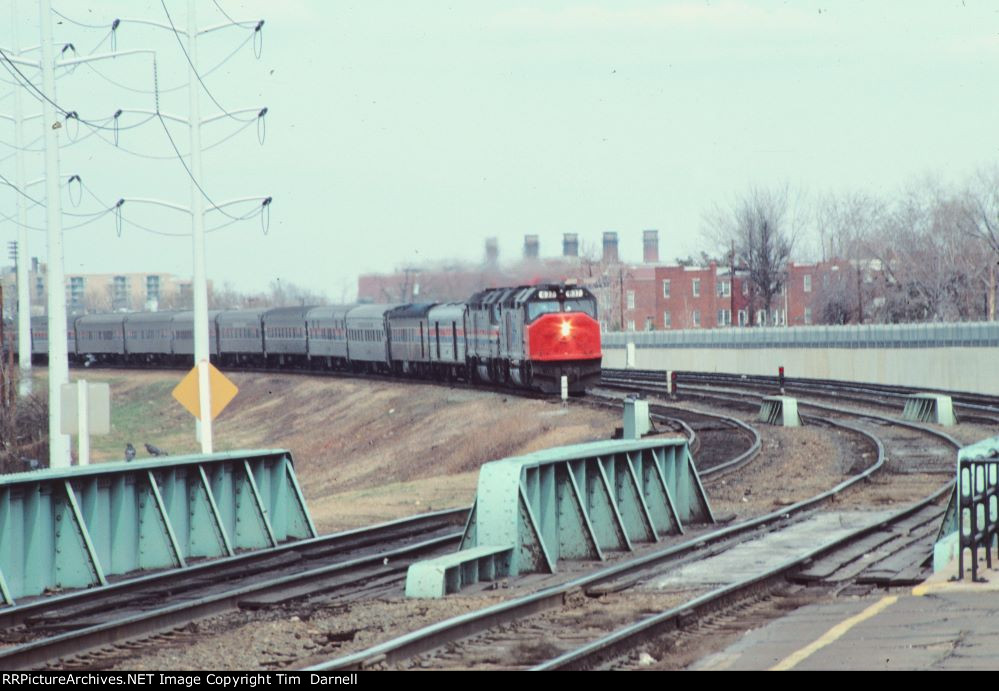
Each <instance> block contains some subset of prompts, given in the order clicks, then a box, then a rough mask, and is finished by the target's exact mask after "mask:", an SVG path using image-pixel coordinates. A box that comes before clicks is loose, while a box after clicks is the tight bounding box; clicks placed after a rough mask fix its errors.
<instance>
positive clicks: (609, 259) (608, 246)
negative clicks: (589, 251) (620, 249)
mask: <svg viewBox="0 0 999 691" xmlns="http://www.w3.org/2000/svg"><path fill="white" fill-rule="evenodd" d="M603 261H604V264H617V263H618V256H617V233H615V232H614V231H608V232H606V233H604V257H603Z"/></svg>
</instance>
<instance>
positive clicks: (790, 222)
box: [708, 187, 798, 323]
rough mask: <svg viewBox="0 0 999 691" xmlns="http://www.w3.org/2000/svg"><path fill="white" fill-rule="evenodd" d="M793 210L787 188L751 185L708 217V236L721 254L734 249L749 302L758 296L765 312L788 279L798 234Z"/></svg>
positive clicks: (794, 210)
mask: <svg viewBox="0 0 999 691" xmlns="http://www.w3.org/2000/svg"><path fill="white" fill-rule="evenodd" d="M796 212H797V209H796V208H792V203H791V199H790V193H789V190H788V188H787V187H785V188H783V189H780V190H763V189H759V188H754V189H752V190H750V192H749V193H748V194H747V195H746V196H745V197H743V198H742V199H738V200H736V201H735V202H733V203H732V205H731V206H729V207H728V208H724V207H717V208H716V209H715V211H714V213H713V214H712V215H710V216H709V217H708V224H709V230H708V234H709V237H710V238H711V239H712V240H714V242H715V243H716V244H717V246H718V249H719V250H720V252H721V253H722V254H727V253H728V252H729V251H732V250H733V249H734V252H735V261H736V264H737V265H739V266H741V267H742V268H744V269H745V270H746V271H747V272H748V274H749V281H750V288H751V295H750V300H751V302H755V300H754V298H756V297H759V298H760V301H761V302H760V304H761V305H762V307H763V308H764V309H766V311H767V313H768V314H769V313H770V309H771V307H772V306H773V304H774V298H775V297H776V296H777V294H778V293H779V292H780V290H781V288H782V286H783V285H784V283H785V281H786V278H787V262H788V259H789V258H790V257H791V251H792V250H793V249H794V245H795V241H796V239H797V236H798V220H797V218H796V215H795V214H796ZM750 323H752V310H751V311H750Z"/></svg>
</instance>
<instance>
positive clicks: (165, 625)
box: [0, 372, 957, 669]
mask: <svg viewBox="0 0 999 691" xmlns="http://www.w3.org/2000/svg"><path fill="white" fill-rule="evenodd" d="M268 373H272V372H268ZM301 374H312V373H310V372H302V373H301ZM380 379H383V378H380ZM405 381H406V382H407V383H422V382H412V381H410V380H405ZM501 393H503V394H504V395H516V394H517V393H518V392H515V391H510V390H502V391H501ZM706 395H707V394H706ZM718 395H723V394H718ZM716 400H717V396H716ZM742 405H744V406H749V405H751V404H750V403H748V402H747V399H745V398H743V399H742ZM652 411H653V414H654V415H655V416H657V418H658V419H659V420H660V421H661V422H662V423H663V424H664V425H666V424H668V425H671V426H673V427H674V428H675V429H677V430H683V431H684V433H685V434H687V436H688V437H689V438H690V439H691V443H692V445H695V446H696V445H699V444H700V445H702V446H701V448H702V449H703V448H710V447H712V446H714V444H711V443H707V444H705V440H707V439H709V438H710V437H711V435H715V436H716V437H719V438H721V437H730V436H732V432H733V431H734V428H739V429H738V431H737V435H738V436H741V437H742V438H743V440H742V444H741V445H740V448H739V449H738V453H734V452H735V451H736V449H734V445H733V449H732V451H733V454H734V455H733V454H721V455H722V456H726V455H728V456H729V457H728V458H714V459H704V458H701V459H699V465H700V467H701V468H702V470H701V472H702V474H703V475H705V476H707V477H711V476H712V475H715V474H717V476H720V475H721V474H723V473H725V472H731V471H733V470H735V469H738V468H739V467H742V466H743V465H744V464H745V463H748V462H749V461H751V460H752V459H753V458H754V457H755V456H756V454H757V453H758V452H759V434H758V433H757V432H756V431H755V430H753V429H752V427H750V426H749V425H746V424H745V423H743V422H741V421H739V420H738V419H737V418H732V417H729V416H724V415H718V414H717V413H709V412H707V411H690V410H686V409H678V408H675V407H670V406H662V407H660V406H656V405H654V406H653V407H652ZM830 412H833V411H830ZM833 414H834V415H835V412H833ZM843 414H844V415H846V414H847V412H844V413H843ZM876 417H877V416H873V417H872V416H867V419H868V420H873V419H874V418H876ZM884 420H889V419H888V418H884ZM890 422H891V423H892V424H894V423H895V422H897V421H894V420H891V421H890ZM828 424H832V425H838V426H840V427H841V428H851V427H853V433H854V434H862V435H865V436H868V437H870V438H871V439H872V444H874V443H875V440H876V437H875V436H874V435H870V434H868V433H867V432H866V431H864V430H861V429H860V428H859V427H855V426H851V425H849V424H846V423H843V422H842V421H839V422H837V421H835V420H830V421H829V422H828ZM912 427H913V428H914V429H915V428H918V427H920V426H917V425H913V426H912ZM950 441H951V442H953V443H954V444H956V443H957V442H956V441H954V440H950ZM877 443H880V442H877ZM882 447H883V444H882ZM882 465H883V453H882V454H879V457H878V461H877V462H876V463H874V465H873V466H871V467H870V468H868V469H867V470H868V471H869V473H873V472H876V470H877V469H878V468H880V467H881V466H882ZM869 473H867V472H866V471H865V473H864V474H861V475H862V476H863V477H868V476H869ZM858 477H859V476H858ZM853 482H856V480H851V481H848V483H843V485H840V486H838V487H837V488H834V490H831V492H833V493H834V494H835V493H837V492H840V493H841V492H843V491H844V490H846V489H847V487H848V486H852V483H853ZM814 499H815V500H816V501H817V502H818V503H821V502H822V501H825V499H828V497H826V498H825V499H820V498H814ZM796 506H797V505H796ZM791 508H792V507H787V508H783V509H781V510H780V511H777V512H773V513H772V514H768V516H769V517H770V518H769V519H768V518H767V516H764V517H760V518H759V519H755V520H756V521H761V522H759V523H754V522H753V521H747V522H745V523H740V524H738V525H737V526H731V527H730V528H727V529H725V530H726V531H734V532H728V533H725V531H718V532H722V533H725V534H726V536H727V538H724V537H723V538H719V540H720V541H719V542H717V543H713V542H711V541H708V540H707V538H706V537H704V536H702V537H700V538H698V539H697V540H696V541H694V542H692V543H691V544H690V545H688V546H684V545H682V544H681V545H679V546H674V547H671V548H669V549H668V550H666V551H665V552H664V553H663V554H661V555H659V556H657V555H643V557H641V558H640V560H639V561H635V562H634V563H631V562H627V561H626V562H622V563H621V564H618V565H616V566H615V567H613V568H615V569H619V571H618V572H616V573H615V574H610V575H608V576H607V578H608V580H606V581H599V580H595V581H593V583H592V587H591V586H587V587H586V588H585V589H584V590H583V592H585V593H591V594H598V593H603V597H606V596H607V593H608V592H610V590H612V589H613V588H616V587H618V585H613V584H620V583H621V582H623V581H628V580H629V578H630V577H629V576H628V574H629V573H636V572H637V573H641V572H643V570H644V571H648V569H650V568H653V569H658V568H661V563H662V562H661V561H660V560H665V562H670V563H674V564H676V563H678V560H680V561H696V560H697V559H700V558H702V557H703V556H705V555H708V554H710V553H712V552H714V551H718V550H724V549H728V547H730V546H732V545H733V544H735V542H737V541H739V540H741V539H744V536H746V535H749V534H751V533H752V532H753V531H754V530H764V531H769V530H774V529H777V528H779V527H781V526H784V525H790V524H792V523H794V522H795V521H796V520H801V519H800V516H799V517H793V516H792V514H793V513H794V514H795V515H797V514H796V511H797V509H795V512H792V511H791ZM466 511H467V510H466ZM453 520H457V519H456V518H455V519H453ZM768 520H769V522H768ZM400 523H401V522H400ZM354 532H355V533H363V532H364V531H354ZM459 535H460V533H457V532H453V533H452V537H451V539H453V542H452V543H450V545H447V546H445V543H444V541H443V538H445V537H446V536H444V535H442V536H441V537H442V542H441V543H440V544H439V545H435V546H431V547H439V548H440V549H441V550H443V551H447V550H448V549H453V546H454V545H456V544H457V537H458V536H459ZM713 539H714V538H712V540H713ZM726 539H727V542H726ZM372 540H373V542H377V543H379V544H380V545H381V546H380V547H379V548H378V549H380V550H381V551H379V552H372V554H370V555H368V556H370V557H371V559H369V560H367V561H363V560H362V558H361V557H358V561H359V563H358V564H356V565H353V566H356V567H357V568H359V569H362V571H361V572H359V573H358V572H355V574H354V575H350V574H348V573H346V572H344V573H343V574H341V575H339V576H338V575H335V573H336V572H335V571H334V572H325V573H317V574H314V576H315V578H317V579H318V580H319V581H323V579H325V581H323V582H325V583H326V586H329V585H331V583H330V579H340V583H339V585H335V587H334V588H333V590H336V588H342V591H341V592H344V593H355V594H358V596H363V595H364V594H365V592H367V593H368V594H374V595H379V594H385V593H387V592H390V591H391V590H392V589H393V588H394V589H395V590H398V585H399V583H401V582H402V580H403V578H404V572H405V565H406V564H408V561H411V560H413V559H416V558H426V556H429V554H434V553H438V552H433V551H431V552H429V553H428V554H426V555H419V556H418V555H417V554H416V552H415V551H405V550H406V549H408V547H414V546H415V545H413V544H411V542H412V541H411V542H410V544H408V546H407V545H404V546H403V547H402V548H400V549H402V550H404V551H402V552H400V553H398V554H397V553H395V552H393V551H392V547H391V545H389V544H386V543H384V542H383V541H382V540H381V538H378V539H374V538H372ZM373 542H372V543H369V544H373ZM299 544H301V543H299ZM722 545H725V546H722ZM289 547H290V548H291V549H294V547H295V546H294V545H292V546H289ZM331 550H332V551H342V550H343V546H341V547H336V548H331ZM386 554H391V555H392V556H390V557H388V558H389V560H390V564H391V565H392V566H393V567H397V568H396V571H395V572H390V571H388V570H382V571H379V570H378V564H377V562H378V557H379V556H380V557H381V558H382V560H384V559H385V558H386V556H385V555H386ZM342 556H346V561H345V562H343V563H349V562H351V561H353V560H352V559H350V558H349V554H347V555H342ZM260 558H262V559H263V557H260ZM642 560H645V561H642ZM337 563H341V562H340V561H338V562H337ZM629 564H631V565H629ZM332 566H336V565H335V564H334V565H332ZM353 566H352V567H351V568H353ZM382 566H387V565H385V564H384V563H383V564H382ZM323 568H325V567H323ZM364 569H368V570H367V571H363V570H364ZM244 575H245V574H244ZM592 577H593V578H598V576H597V575H594V576H592ZM147 578H154V577H147ZM608 584H612V585H608ZM244 585H246V584H244ZM257 585H259V587H260V590H259V591H254V592H253V593H249V594H247V593H246V592H243V591H241V590H239V589H238V588H233V589H232V590H231V591H230V592H229V593H228V594H227V595H226V594H219V595H218V598H217V600H215V601H214V602H211V603H204V605H205V606H204V608H203V609H201V610H197V611H195V610H191V609H188V610H187V611H186V613H181V612H182V610H181V609H177V610H174V611H170V612H167V610H172V608H171V607H169V606H168V607H160V608H159V610H163V612H162V614H164V615H165V616H164V618H162V619H159V620H156V619H155V618H149V619H148V621H151V622H153V623H148V622H147V623H142V624H141V625H140V628H138V629H132V628H130V626H131V622H130V621H129V620H128V617H122V618H119V619H118V621H117V623H113V622H105V623H104V624H97V625H96V626H97V628H95V626H93V625H90V626H85V627H82V629H80V630H86V634H85V635H86V636H92V638H77V639H76V642H75V643H72V642H70V641H71V640H72V638H67V639H63V638H62V637H63V636H64V635H66V636H70V635H72V634H73V632H72V631H65V630H64V631H62V632H59V633H58V634H57V635H56V636H48V635H47V633H39V635H42V636H46V638H42V639H39V640H25V641H20V642H18V641H17V640H16V638H11V639H7V640H8V643H12V644H13V645H12V646H11V648H8V649H7V651H3V652H0V662H2V663H3V665H4V668H5V669H9V668H13V667H15V666H22V665H23V666H37V665H40V664H45V663H46V662H50V661H51V660H53V659H55V658H57V657H58V656H60V655H74V656H76V659H77V661H78V662H79V664H80V666H82V667H84V668H86V667H88V666H96V667H100V666H102V665H104V664H106V662H107V660H108V659H113V658H114V656H115V654H116V649H115V648H114V647H113V646H115V645H120V644H121V643H120V642H121V641H124V640H135V639H136V638H145V639H146V641H147V642H153V643H155V642H156V640H159V639H156V638H152V637H153V636H163V635H166V636H171V635H173V634H169V633H167V634H163V633H162V632H163V631H164V630H169V629H171V628H175V627H177V626H183V625H184V624H186V623H187V622H190V621H191V620H193V619H196V618H200V617H203V616H207V615H209V614H212V613H216V611H232V610H234V609H235V608H238V607H240V606H246V605H247V604H248V603H251V602H255V603H256V604H254V605H250V606H261V607H266V606H271V605H272V604H273V603H275V602H280V601H282V598H285V597H299V598H301V597H308V596H309V593H313V592H315V591H316V590H320V591H322V590H324V587H320V588H312V587H311V586H309V585H302V584H295V583H294V582H293V581H291V580H289V581H285V582H279V583H274V584H272V585H273V587H274V588H276V590H275V591H273V592H274V593H276V594H274V595H271V594H268V592H267V588H268V586H264V585H262V584H257ZM257 585H254V586H252V587H254V588H255V587H257ZM247 587H251V586H247ZM559 587H561V586H559ZM365 588H367V591H365ZM601 588H602V589H601ZM549 590H550V589H549ZM625 590H627V587H625ZM282 592H284V593H285V595H281V593H282ZM326 592H329V590H328V589H327V590H326ZM542 592H545V591H542ZM564 592H571V590H567V591H564ZM703 594H707V593H703ZM536 595H538V594H535V596H536ZM63 597H67V596H63ZM529 597H533V596H529ZM565 597H566V596H565V595H564V593H563V595H558V596H557V597H556V599H559V598H561V599H562V600H563V601H564V600H565ZM255 598H256V599H255ZM586 599H587V600H590V599H593V598H592V597H587V598H586ZM55 600H56V599H52V601H53V602H55ZM736 600H738V598H736ZM541 601H544V598H543V597H542V598H541ZM537 602H538V601H536V602H535V606H537V607H538V608H539V610H544V611H547V610H549V609H551V608H552V607H554V606H556V605H555V600H552V601H550V602H549V603H548V604H544V605H538V604H537ZM63 604H64V605H67V606H68V605H69V604H70V603H69V602H68V601H64V602H63ZM681 604H682V603H681ZM60 606H61V605H59V604H58V603H56V605H55V608H56V609H55V611H58V610H59V608H60ZM677 606H681V605H680V604H678V605H677ZM178 607H179V605H178ZM213 608H218V609H217V610H216V609H213ZM664 608H666V609H672V607H659V608H658V609H660V610H661V609H664ZM80 610H81V612H82V611H84V610H86V607H81V608H80ZM93 611H95V608H91V612H93ZM68 613H69V608H68V607H67V609H66V612H64V613H63V614H56V615H49V617H48V622H49V623H52V624H54V627H53V628H52V629H51V630H50V632H51V631H56V630H57V629H58V626H59V624H58V623H57V622H58V620H59V619H60V617H66V620H67V621H69V619H71V617H68ZM2 614H3V613H2V612H0V615H2ZM469 616H471V615H469ZM512 616H513V618H511V619H507V621H517V616H516V615H512ZM684 616H686V617H687V619H689V617H690V615H684ZM171 617H173V618H171ZM635 618H638V617H632V619H635ZM683 618H684V617H683V616H681V619H683ZM83 619H85V617H83ZM45 620H46V617H45V616H39V617H37V618H34V619H32V618H31V617H30V616H25V617H24V618H23V619H21V621H19V622H16V623H14V624H13V625H12V626H7V625H6V624H4V628H3V631H2V632H0V633H2V634H3V635H4V636H6V635H7V633H8V632H10V633H11V634H14V633H16V632H24V631H27V630H28V629H29V628H30V626H31V624H32V622H34V623H35V624H36V625H37V624H38V623H40V622H43V621H45ZM0 621H4V620H3V619H2V618H0ZM10 621H12V622H13V621H14V620H13V619H12V620H10ZM171 622H172V623H171ZM92 623H93V622H91V624H92ZM105 624H106V626H105ZM629 625H630V622H629ZM102 626H105V628H103V629H101V630H98V629H100V627H102ZM38 631H39V632H40V631H41V629H38ZM108 631H112V632H113V634H111V635H112V638H110V639H108V638H107V636H108V635H109V634H108ZM28 638H29V639H30V635H29V636H28ZM593 638H594V636H592V635H591V636H589V639H590V640H592V639H593ZM46 640H49V643H48V644H45V646H44V647H46V648H47V651H46V652H41V651H42V650H43V644H44V643H45V641H46ZM81 641H83V642H81ZM87 641H89V642H87ZM582 642H583V641H580V643H582ZM60 646H61V647H60ZM32 647H33V648H34V650H33V651H32V650H29V649H30V648H32ZM563 647H564V648H569V649H573V646H563ZM575 647H580V646H575ZM16 648H20V649H22V650H21V652H20V654H24V655H25V657H23V658H16V657H10V658H5V657H4V655H5V654H11V653H12V652H13V651H14V649H16ZM84 650H90V651H98V652H97V653H96V655H95V656H94V657H90V658H88V657H80V653H81V652H82V651H84ZM101 650H103V653H101V652H100V651H101ZM542 652H543V651H542ZM376 657H377V656H376ZM542 658H543V659H542ZM542 658H538V656H537V655H536V656H535V659H534V660H532V661H530V662H529V663H525V664H524V665H521V666H532V665H536V664H544V663H545V662H546V661H547V660H548V659H549V658H544V656H542ZM8 659H9V660H11V661H14V660H18V659H20V660H21V661H22V662H8ZM390 659H396V658H394V657H392V656H389V655H386V656H385V657H382V658H378V664H390V663H389V662H388V660H390ZM398 659H406V658H398ZM551 659H554V658H553V657H552V658H551ZM616 659H617V658H616ZM368 662H369V663H370V660H368ZM61 664H65V661H63V663H61Z"/></svg>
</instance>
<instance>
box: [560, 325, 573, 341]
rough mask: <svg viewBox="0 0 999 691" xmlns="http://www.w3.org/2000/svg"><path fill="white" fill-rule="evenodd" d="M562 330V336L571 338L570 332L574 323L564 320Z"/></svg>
mask: <svg viewBox="0 0 999 691" xmlns="http://www.w3.org/2000/svg"><path fill="white" fill-rule="evenodd" d="M561 332H562V338H569V333H570V332H572V324H570V323H569V322H567V321H565V322H562V328H561Z"/></svg>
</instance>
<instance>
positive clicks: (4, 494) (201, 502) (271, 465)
mask: <svg viewBox="0 0 999 691" xmlns="http://www.w3.org/2000/svg"><path fill="white" fill-rule="evenodd" d="M315 536H316V530H315V526H314V525H313V523H312V518H311V517H310V516H309V511H308V508H307V507H306V504H305V499H304V497H303V496H302V492H301V489H300V488H299V486H298V480H297V479H296V477H295V472H294V468H293V466H292V461H291V455H290V454H289V453H288V452H286V451H280V450H274V451H233V452H229V453H219V454H209V455H197V456H176V457H168V458H166V459H162V460H143V461H135V462H132V463H124V462H121V463H101V464H97V465H91V466H85V467H74V468H70V469H49V470H40V471H37V472H32V473H19V474H15V475H5V476H2V477H0V594H2V598H3V602H4V603H6V604H9V605H12V604H14V600H15V599H16V598H20V597H24V596H31V595H40V594H42V593H45V592H53V591H57V590H60V589H65V588H86V587H90V586H95V585H106V584H107V582H108V577H109V576H112V575H117V574H124V573H130V572H133V571H138V570H145V569H161V568H184V567H186V566H187V565H188V564H190V563H191V562H192V560H198V559H211V558H215V557H225V556H231V555H233V554H235V553H236V552H237V551H243V550H252V549H260V548H267V547H273V546H276V545H277V544H279V543H281V542H285V541H287V540H293V539H300V538H309V537H315Z"/></svg>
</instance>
